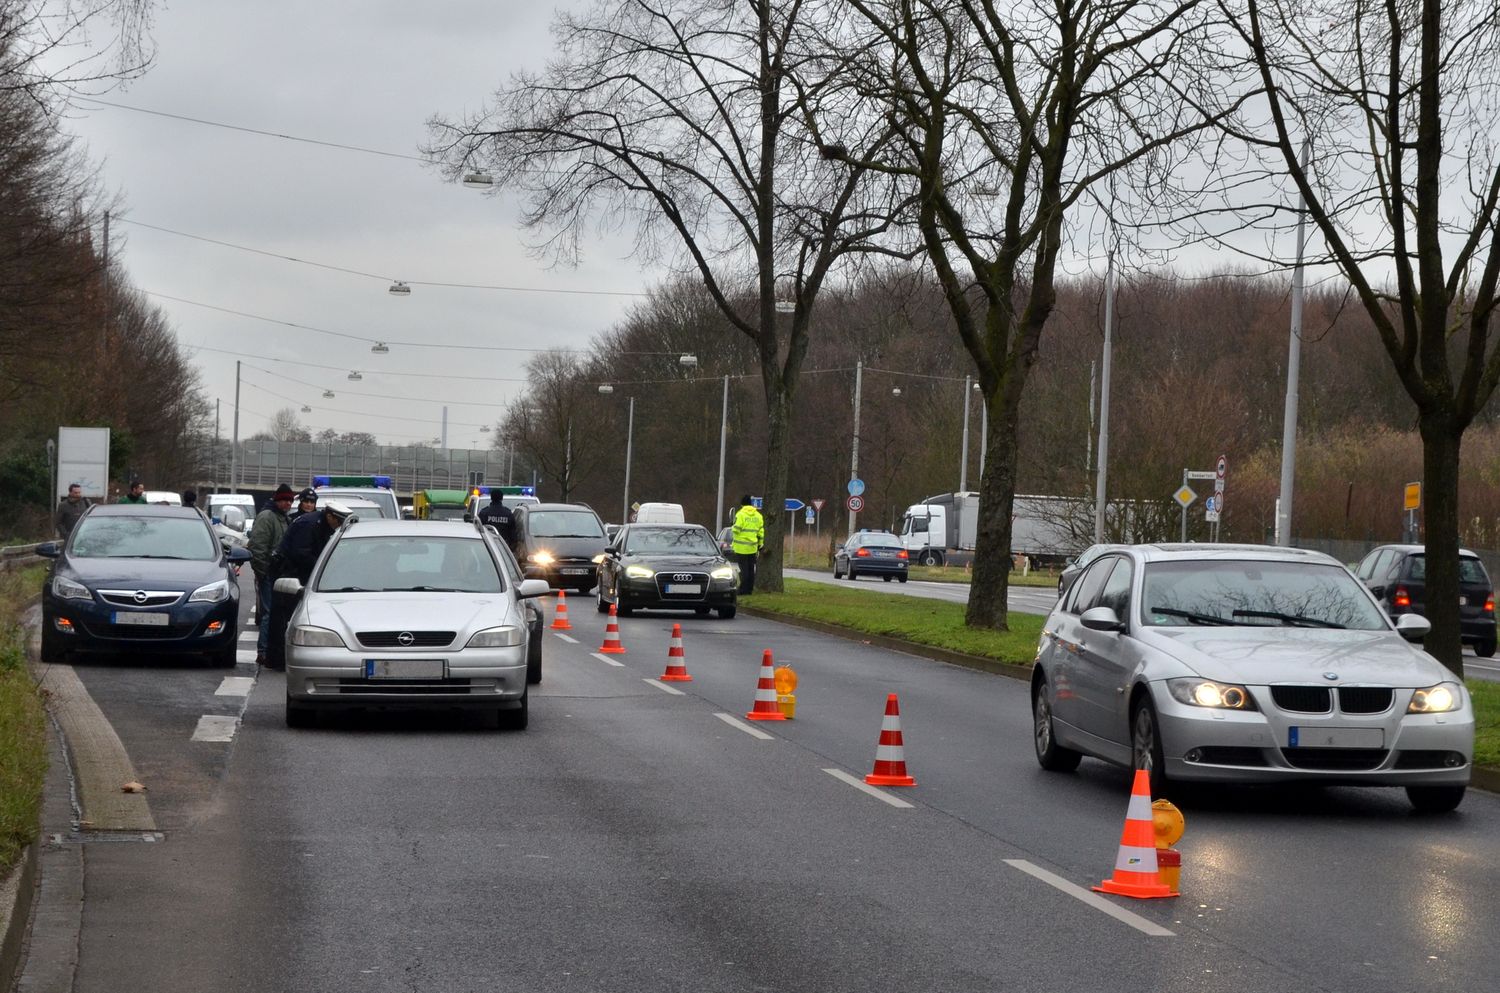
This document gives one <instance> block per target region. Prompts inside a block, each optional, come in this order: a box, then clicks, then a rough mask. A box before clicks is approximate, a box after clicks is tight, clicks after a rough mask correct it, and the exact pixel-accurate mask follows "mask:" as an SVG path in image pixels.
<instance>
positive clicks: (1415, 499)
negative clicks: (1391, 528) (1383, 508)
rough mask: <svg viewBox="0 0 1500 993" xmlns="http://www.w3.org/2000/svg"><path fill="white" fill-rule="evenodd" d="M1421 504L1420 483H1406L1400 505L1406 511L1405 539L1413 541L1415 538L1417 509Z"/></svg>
mask: <svg viewBox="0 0 1500 993" xmlns="http://www.w3.org/2000/svg"><path fill="white" fill-rule="evenodd" d="M1421 506H1422V484H1421V483H1420V482H1417V483H1407V484H1406V498H1405V500H1403V501H1402V507H1403V509H1405V511H1406V540H1407V541H1409V542H1414V541H1416V540H1417V511H1418V510H1419V509H1420V508H1421Z"/></svg>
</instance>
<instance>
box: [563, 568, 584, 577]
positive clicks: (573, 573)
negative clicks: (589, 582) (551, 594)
mask: <svg viewBox="0 0 1500 993" xmlns="http://www.w3.org/2000/svg"><path fill="white" fill-rule="evenodd" d="M558 572H560V573H562V574H563V575H564V576H587V575H588V574H589V571H588V570H587V569H559V570H558Z"/></svg>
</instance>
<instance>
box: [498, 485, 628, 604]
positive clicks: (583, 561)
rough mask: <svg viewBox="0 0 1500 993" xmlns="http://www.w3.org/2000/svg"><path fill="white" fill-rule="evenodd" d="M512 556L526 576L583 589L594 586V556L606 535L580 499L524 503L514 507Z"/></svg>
mask: <svg viewBox="0 0 1500 993" xmlns="http://www.w3.org/2000/svg"><path fill="white" fill-rule="evenodd" d="M511 513H512V514H513V515H514V517H515V533H516V544H515V549H514V550H515V553H516V560H517V561H518V562H520V563H521V569H522V571H523V572H524V573H525V575H526V578H527V579H545V580H546V581H547V582H548V583H549V584H550V585H551V586H552V588H553V589H569V590H577V591H578V592H579V593H587V592H588V591H589V590H591V589H593V588H594V582H595V580H596V578H597V577H596V575H595V573H596V569H597V567H596V565H595V562H594V559H595V558H596V557H597V556H598V555H599V554H600V553H601V552H603V551H604V546H605V545H606V544H607V543H608V539H606V538H605V536H604V522H603V521H601V520H600V519H599V515H598V514H596V513H594V511H593V508H591V507H588V506H585V505H584V504H581V503H527V504H522V505H520V506H517V507H515V508H514V509H513V510H512V511H511Z"/></svg>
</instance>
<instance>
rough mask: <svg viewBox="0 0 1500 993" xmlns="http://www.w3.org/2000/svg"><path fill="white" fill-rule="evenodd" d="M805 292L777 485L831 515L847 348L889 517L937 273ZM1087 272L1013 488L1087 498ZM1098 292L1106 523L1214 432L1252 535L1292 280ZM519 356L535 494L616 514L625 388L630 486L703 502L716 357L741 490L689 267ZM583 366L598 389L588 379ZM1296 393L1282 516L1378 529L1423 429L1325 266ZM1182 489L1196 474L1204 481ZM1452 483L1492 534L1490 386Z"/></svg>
mask: <svg viewBox="0 0 1500 993" xmlns="http://www.w3.org/2000/svg"><path fill="white" fill-rule="evenodd" d="M825 293H826V294H828V295H827V296H826V297H825V298H824V300H823V301H821V302H820V304H819V307H818V311H817V314H816V315H815V318H814V328H813V332H812V335H811V339H812V343H811V346H810V348H809V353H808V361H807V371H806V372H805V373H804V376H805V377H806V378H805V380H804V383H803V385H802V387H801V391H800V393H799V396H798V399H797V407H796V412H795V416H794V422H793V423H794V429H793V432H792V436H793V453H792V465H791V481H792V486H791V492H792V494H793V495H795V496H797V497H799V498H801V499H803V500H808V499H811V498H814V497H821V498H823V499H825V500H827V501H828V506H827V507H826V508H825V510H824V512H823V520H822V521H821V522H820V525H819V530H820V532H821V533H822V534H823V535H825V536H828V535H831V534H842V533H843V530H844V528H845V526H846V521H847V517H846V512H845V510H844V509H843V498H844V495H845V483H846V481H847V480H848V477H849V466H850V449H851V445H850V442H851V438H852V432H853V417H852V414H853V394H854V374H855V364H856V362H862V363H863V366H864V374H863V397H862V401H861V425H860V476H861V478H863V479H864V480H865V483H866V486H867V489H866V490H865V494H864V495H865V498H866V510H865V511H864V513H863V514H862V515H861V518H860V519H861V522H862V523H864V524H865V525H868V526H872V527H873V526H886V527H889V526H892V525H894V524H896V523H897V522H899V520H900V516H901V512H902V510H904V509H905V507H906V506H907V505H909V504H911V503H914V502H916V501H919V500H921V499H922V498H923V497H926V496H931V495H933V494H936V493H942V492H948V491H952V490H955V489H957V488H958V486H959V482H960V477H959V469H960V462H961V458H960V454H961V450H962V437H963V416H964V408H963V400H962V397H963V393H964V376H965V375H966V374H968V373H969V372H970V371H971V369H972V365H971V363H970V362H969V360H968V357H967V355H966V354H965V353H964V352H963V350H962V348H961V346H960V345H959V343H958V338H957V336H956V335H955V334H954V333H953V330H952V328H951V326H950V325H949V323H948V317H947V311H946V309H945V308H944V307H943V304H942V301H941V299H940V298H939V296H938V291H937V288H936V287H935V286H934V285H933V284H931V283H930V282H927V281H925V280H923V279H922V278H921V277H920V276H916V275H912V274H909V273H904V272H903V273H885V274H883V275H881V276H879V277H871V278H869V279H868V280H867V281H866V282H865V284H864V285H861V286H858V287H855V288H852V289H846V290H842V291H835V290H825ZM1103 294H1104V287H1103V284H1102V282H1101V281H1099V280H1091V279H1077V280H1071V281H1067V282H1064V283H1062V284H1061V285H1060V286H1059V294H1058V308H1057V312H1056V314H1055V316H1054V317H1053V324H1052V327H1051V330H1050V331H1049V335H1048V337H1046V338H1045V339H1044V340H1043V343H1042V354H1041V358H1040V360H1039V362H1038V364H1037V368H1036V370H1035V372H1034V373H1033V374H1032V375H1033V382H1032V384H1031V387H1030V390H1029V393H1028V395H1027V397H1026V400H1025V402H1024V404H1023V406H1022V428H1021V432H1020V438H1021V443H1020V452H1019V453H1018V454H1019V456H1020V461H1019V464H1020V480H1021V483H1020V486H1019V487H1018V492H1020V493H1028V494H1045V495H1061V496H1073V497H1081V498H1085V499H1091V498H1092V495H1093V487H1094V471H1093V470H1094V462H1093V452H1094V448H1095V445H1096V443H1097V442H1096V438H1095V437H1094V425H1095V424H1097V404H1098V386H1097V377H1098V366H1097V363H1098V362H1099V361H1100V357H1101V352H1102V349H1103V310H1104V308H1103ZM1115 307H1116V328H1115V334H1114V361H1113V371H1112V382H1113V385H1112V393H1113V397H1112V402H1111V405H1110V444H1109V499H1110V501H1111V502H1114V501H1126V500H1128V501H1136V502H1137V507H1138V509H1139V510H1148V509H1149V512H1147V513H1138V514H1137V515H1136V516H1135V520H1136V522H1137V524H1136V527H1135V529H1134V530H1132V531H1131V533H1129V534H1124V533H1117V534H1116V535H1114V537H1119V538H1128V539H1132V540H1157V539H1175V538H1176V537H1177V535H1178V526H1179V524H1178V522H1179V516H1178V511H1177V505H1176V504H1175V503H1173V502H1172V499H1171V494H1172V493H1173V492H1174V491H1175V490H1176V489H1177V487H1178V486H1179V485H1180V483H1181V476H1182V470H1183V469H1184V468H1191V469H1200V470H1206V469H1211V468H1213V465H1214V461H1215V460H1216V459H1217V457H1218V456H1219V454H1221V453H1223V454H1226V455H1227V456H1228V460H1229V481H1228V489H1227V493H1226V501H1225V503H1226V512H1225V515H1224V517H1223V520H1222V523H1221V538H1222V539H1223V540H1241V541H1252V542H1263V541H1266V540H1268V536H1269V534H1270V532H1271V530H1272V528H1273V527H1274V524H1275V501H1276V496H1277V492H1278V490H1279V486H1280V464H1281V432H1282V416H1283V408H1284V399H1285V390H1286V361H1287V339H1288V327H1289V321H1290V280H1289V279H1288V278H1282V277H1276V276H1263V275H1259V276H1251V275H1244V274H1235V273H1231V274H1216V275H1206V276H1197V277H1188V276H1180V275H1179V276H1172V275H1152V274H1137V275H1136V276H1134V277H1132V278H1127V279H1124V280H1122V281H1121V283H1120V285H1119V288H1118V290H1117V295H1116V304H1115ZM681 354H693V355H696V356H697V358H698V360H699V361H698V365H697V366H695V367H683V366H682V365H680V364H679V362H678V356H679V355H681ZM529 373H530V375H531V376H532V377H533V386H532V387H531V389H530V390H529V392H528V393H527V394H525V395H524V396H523V397H522V398H521V399H520V400H518V401H517V402H516V403H515V404H513V405H512V407H511V409H510V411H509V413H508V416H507V418H506V420H505V423H504V424H503V426H502V427H503V430H501V431H500V432H497V437H496V441H495V445H496V447H497V448H502V449H504V448H506V447H507V446H514V449H515V451H516V452H517V454H518V456H521V457H523V458H524V459H525V460H526V461H527V462H528V463H530V464H534V465H535V466H536V467H537V469H538V475H539V478H540V480H541V483H542V487H543V496H544V497H545V498H549V499H571V500H581V501H584V502H587V503H589V504H591V505H592V506H594V507H595V508H596V509H598V510H599V511H600V513H601V514H602V515H603V516H604V517H605V519H606V520H618V519H619V518H620V516H621V512H622V510H623V507H622V504H621V499H622V495H623V494H622V482H623V479H624V468H625V466H624V462H625V443H626V437H625V436H626V422H627V406H628V403H629V397H631V396H634V397H635V398H636V400H635V423H634V438H633V446H632V449H633V451H632V459H631V501H632V503H634V502H641V501H647V500H667V501H672V502H677V503H682V504H683V505H684V506H685V507H686V508H687V510H688V514H689V517H690V519H692V520H697V521H702V522H705V523H708V524H712V523H713V521H714V519H715V514H714V500H715V494H716V488H717V477H718V455H719V431H720V414H721V409H722V408H721V403H722V396H723V379H722V377H724V376H725V375H728V376H729V377H730V387H729V416H728V445H727V456H726V472H725V475H726V487H725V489H726V492H725V498H726V503H729V504H733V503H734V502H735V501H736V499H737V498H738V497H739V496H740V495H741V494H742V493H744V492H750V493H753V494H758V493H759V488H758V487H759V481H760V480H763V479H764V474H765V452H766V439H765V427H764V425H765V412H764V409H763V407H764V401H763V399H762V391H761V389H760V384H759V381H758V372H757V363H756V358H755V356H754V354H753V353H752V351H751V349H750V348H749V347H748V346H747V345H746V344H744V343H742V342H741V341H739V340H738V339H737V338H736V337H734V336H732V335H730V334H727V333H725V329H724V328H723V327H722V323H721V320H720V319H719V318H718V316H717V312H716V311H715V309H714V308H713V306H712V304H711V302H710V301H708V300H707V299H706V298H705V297H704V294H703V292H702V290H701V287H698V286H694V285H692V284H690V283H679V284H674V285H670V286H665V287H661V288H659V289H658V290H657V292H656V293H655V294H654V295H653V297H652V299H651V300H650V301H649V302H648V303H646V304H643V305H642V306H640V307H639V308H638V309H637V310H636V312H635V313H634V314H632V315H631V316H630V317H629V318H628V319H627V320H626V321H624V322H623V323H622V324H621V325H620V326H619V327H618V328H616V329H614V330H613V331H611V332H609V333H608V334H605V335H603V336H601V338H600V339H599V340H598V341H597V343H596V348H595V349H594V351H593V352H592V355H591V357H590V358H588V359H580V358H577V357H574V356H572V355H569V354H566V353H548V354H546V355H544V356H541V357H539V358H538V359H537V360H535V361H534V362H533V363H532V365H531V366H530V368H529ZM602 384H609V385H610V386H611V387H612V392H609V393H600V392H599V386H600V385H602ZM895 390H900V393H899V394H897V393H895V392H894V391H895ZM1300 392H1301V403H1300V416H1299V423H1300V431H1299V442H1298V452H1297V478H1296V490H1295V500H1294V519H1293V534H1294V535H1295V536H1296V537H1297V538H1298V539H1349V540H1356V541H1384V540H1395V539H1397V538H1399V537H1400V534H1401V529H1402V509H1401V508H1402V495H1403V491H1404V486H1405V484H1406V483H1407V482H1410V481H1414V480H1418V479H1420V478H1421V475H1422V447H1421V441H1420V438H1419V437H1418V436H1417V433H1416V429H1415V425H1414V412H1413V410H1412V407H1411V403H1410V400H1409V399H1408V398H1407V397H1406V395H1405V394H1404V393H1403V392H1402V389H1401V386H1400V384H1399V383H1398V382H1397V381H1396V377H1395V374H1394V373H1393V372H1392V370H1391V367H1390V363H1389V361H1388V360H1387V359H1386V357H1385V355H1384V353H1383V351H1382V350H1381V345H1380V342H1379V339H1378V338H1377V337H1376V336H1375V335H1374V334H1373V333H1371V330H1370V328H1369V326H1368V319H1367V317H1366V316H1365V314H1364V312H1363V311H1362V310H1360V309H1359V308H1358V307H1354V306H1351V305H1350V302H1349V300H1348V298H1347V295H1346V294H1345V293H1344V292H1343V290H1342V288H1341V287H1339V286H1338V285H1335V284H1325V285H1323V286H1318V287H1312V288H1310V290H1309V292H1308V295H1307V298H1306V300H1305V303H1304V313H1303V349H1302V368H1301V391H1300ZM971 393H972V391H971ZM1091 399H1092V410H1093V412H1094V420H1093V421H1091V419H1090V413H1091ZM980 411H981V404H980V403H979V398H978V396H977V395H973V396H971V402H970V407H969V418H970V422H969V431H970V434H969V465H968V473H967V485H968V486H969V488H970V489H977V488H978V481H979V460H980V437H981V434H980V416H981V415H980ZM570 426H571V432H570V430H569V428H570ZM570 436H571V458H570V456H569V438H570ZM1199 491H1200V493H1201V494H1202V495H1205V496H1206V495H1207V493H1208V491H1209V487H1208V486H1206V485H1205V486H1200V487H1199ZM1147 505H1148V506H1147ZM1460 505H1461V513H1462V515H1463V521H1464V532H1463V539H1462V540H1463V541H1464V542H1465V543H1466V544H1469V545H1473V546H1476V547H1486V548H1494V547H1500V534H1497V531H1500V428H1497V426H1496V424H1495V409H1494V405H1493V404H1492V405H1491V406H1490V407H1489V408H1487V409H1486V411H1485V416H1484V417H1483V418H1482V419H1481V421H1480V423H1479V424H1477V425H1476V426H1475V427H1474V428H1473V429H1471V431H1470V433H1469V434H1468V435H1467V437H1466V443H1465V447H1464V456H1463V473H1462V485H1461V489H1460ZM726 515H727V508H726ZM726 520H727V516H726ZM1189 521H1190V534H1191V536H1192V537H1204V536H1206V529H1205V525H1204V524H1203V520H1202V505H1201V503H1200V504H1198V505H1196V506H1195V507H1194V508H1193V510H1192V512H1191V513H1190V515H1189ZM803 526H804V525H803V524H802V522H801V520H800V515H799V521H798V527H799V529H800V528H802V527H803ZM1081 530H1082V532H1083V533H1085V534H1086V533H1088V532H1089V531H1091V526H1085V527H1084V528H1082V529H1081Z"/></svg>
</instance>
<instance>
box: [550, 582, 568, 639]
mask: <svg viewBox="0 0 1500 993" xmlns="http://www.w3.org/2000/svg"><path fill="white" fill-rule="evenodd" d="M552 630H554V631H571V630H573V625H572V624H569V623H568V594H566V593H564V592H563V591H562V590H558V591H557V609H556V610H555V611H553V613H552Z"/></svg>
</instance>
